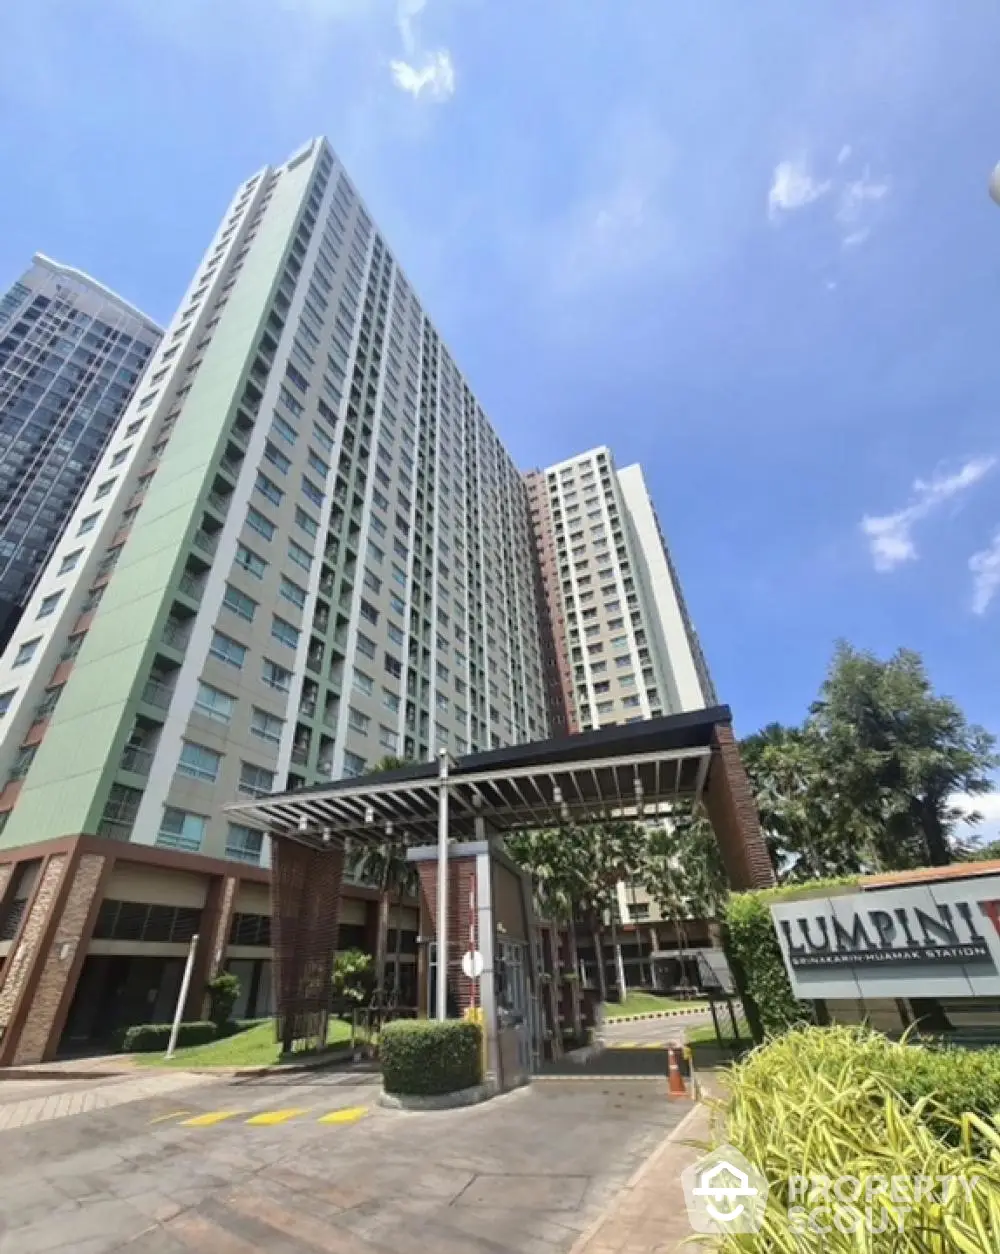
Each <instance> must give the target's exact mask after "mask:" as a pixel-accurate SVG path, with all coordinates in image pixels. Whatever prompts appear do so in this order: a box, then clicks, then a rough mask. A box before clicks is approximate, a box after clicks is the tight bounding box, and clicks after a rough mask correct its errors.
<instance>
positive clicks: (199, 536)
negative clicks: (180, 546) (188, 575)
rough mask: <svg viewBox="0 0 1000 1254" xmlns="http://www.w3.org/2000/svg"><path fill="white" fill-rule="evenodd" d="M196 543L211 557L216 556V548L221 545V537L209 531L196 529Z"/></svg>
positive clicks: (196, 545)
mask: <svg viewBox="0 0 1000 1254" xmlns="http://www.w3.org/2000/svg"><path fill="white" fill-rule="evenodd" d="M194 543H195V548H199V549H201V550H202V552H204V553H207V554H208V555H209V557H214V556H215V550H216V549H217V548H218V547H219V538H218V536H213V535H209V533H208V532H207V531H196V532H195V533H194Z"/></svg>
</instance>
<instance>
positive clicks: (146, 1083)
mask: <svg viewBox="0 0 1000 1254" xmlns="http://www.w3.org/2000/svg"><path fill="white" fill-rule="evenodd" d="M210 1078H211V1077H204V1076H197V1075H190V1074H188V1073H186V1072H183V1071H180V1072H163V1073H160V1072H156V1073H153V1074H152V1075H145V1076H139V1077H137V1078H135V1079H132V1078H131V1077H130V1078H128V1079H124V1080H117V1079H104V1080H97V1081H89V1080H88V1081H80V1080H63V1081H61V1082H60V1081H58V1080H53V1081H48V1080H38V1081H35V1080H24V1081H20V1082H19V1081H16V1080H14V1081H11V1082H10V1085H11V1087H10V1088H8V1087H7V1082H4V1081H0V1133H3V1132H8V1131H13V1130H15V1129H17V1128H21V1129H23V1128H30V1127H33V1126H34V1125H35V1124H38V1123H51V1122H52V1121H53V1120H55V1119H65V1118H68V1117H69V1116H71V1115H87V1114H91V1113H92V1112H94V1111H98V1110H110V1109H111V1108H112V1107H114V1106H121V1105H124V1104H125V1103H128V1102H140V1101H145V1100H147V1099H148V1098H152V1097H160V1096H163V1095H164V1094H166V1093H175V1092H180V1091H181V1090H183V1089H190V1088H195V1087H197V1086H198V1085H199V1084H204V1083H206V1079H210ZM39 1088H42V1089H44V1090H45V1091H44V1092H39V1091H38V1089H39Z"/></svg>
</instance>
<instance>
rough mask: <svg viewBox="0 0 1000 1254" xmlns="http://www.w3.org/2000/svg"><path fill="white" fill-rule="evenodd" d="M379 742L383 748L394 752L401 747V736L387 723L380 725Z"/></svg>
mask: <svg viewBox="0 0 1000 1254" xmlns="http://www.w3.org/2000/svg"><path fill="white" fill-rule="evenodd" d="M378 742H379V744H380V745H381V746H382V748H383V749H388V750H390V752H392V753H395V752H396V750H397V749H398V748H399V736H398V735H397V733H396V732H394V731H393V729H392V728H391V727H386V725H385V723H379V725H378Z"/></svg>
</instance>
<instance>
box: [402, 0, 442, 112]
mask: <svg viewBox="0 0 1000 1254" xmlns="http://www.w3.org/2000/svg"><path fill="white" fill-rule="evenodd" d="M426 7H427V0H398V3H397V6H396V26H397V28H398V30H399V35H400V39H401V40H402V43H403V52H404V53H405V54H406V56H405V59H404V58H403V57H397V58H395V59H394V60H393V61H391V62H390V63H389V69H390V71H391V73H392V81H393V82H394V83H395V84H396V86H397V87H398V88H399V89H400V91H405V92H408V93H409V94H410V95H411V96H413V97H414V98H415V99H419V98H420V97H421V96H422V95H424V94H425V93H426V95H427V97H428V98H429V99H430V100H435V101H438V102H439V103H441V102H443V101H445V100H450V99H451V97H452V96H453V95H454V94H455V66H454V65H453V63H452V59H451V53H450V52H449V51H448V49H447V48H438V49H436V50H435V51H433V52H422V51H421V49H420V41H419V39H418V37H417V29H416V19H417V18H418V17H419V16H420V14H421V13H423V11H424V9H425V8H426Z"/></svg>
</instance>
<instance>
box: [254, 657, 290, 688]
mask: <svg viewBox="0 0 1000 1254" xmlns="http://www.w3.org/2000/svg"><path fill="white" fill-rule="evenodd" d="M260 677H261V679H263V681H264V683H265V684H267V686H268V687H269V688H274V689H276V690H277V691H278V692H287V691H288V689H289V687H290V685H291V682H292V672H291V671H290V670H288V669H287V667H284V666H279V665H278V663H277V662H272V661H271V659H270V658H264V660H263V662H262V663H261V676H260Z"/></svg>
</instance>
